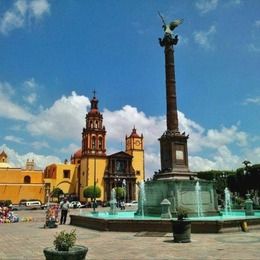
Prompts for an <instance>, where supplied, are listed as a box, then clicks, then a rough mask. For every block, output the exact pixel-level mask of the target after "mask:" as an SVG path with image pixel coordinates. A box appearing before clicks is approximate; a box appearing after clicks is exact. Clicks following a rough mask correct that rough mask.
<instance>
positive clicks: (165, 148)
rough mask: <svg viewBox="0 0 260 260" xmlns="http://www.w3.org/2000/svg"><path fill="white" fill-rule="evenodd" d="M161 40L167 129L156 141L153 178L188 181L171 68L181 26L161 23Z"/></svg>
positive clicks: (185, 148) (183, 139)
mask: <svg viewBox="0 0 260 260" xmlns="http://www.w3.org/2000/svg"><path fill="white" fill-rule="evenodd" d="M163 23H164V25H163V28H164V37H163V39H161V38H160V39H159V42H160V45H161V47H164V54H165V80H166V120H167V129H166V131H165V132H164V133H163V135H162V136H161V138H159V141H160V155H161V170H160V171H159V172H158V173H156V174H155V176H154V177H155V179H171V178H175V179H176V178H182V179H183V178H184V179H185V178H190V177H191V176H192V175H196V174H195V173H191V172H190V171H189V166H188V148H187V140H188V138H189V136H188V135H186V134H185V133H184V132H183V133H180V132H179V123H178V113H177V95H176V81H175V65H174V45H176V44H177V43H178V36H177V35H175V36H174V35H173V34H172V31H173V30H174V29H175V28H176V27H177V26H178V25H179V24H181V23H182V20H175V21H173V22H171V23H170V24H165V22H164V20H163Z"/></svg>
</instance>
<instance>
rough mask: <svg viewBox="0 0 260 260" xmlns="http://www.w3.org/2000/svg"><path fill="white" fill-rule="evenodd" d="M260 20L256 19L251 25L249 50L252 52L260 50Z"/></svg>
mask: <svg viewBox="0 0 260 260" xmlns="http://www.w3.org/2000/svg"><path fill="white" fill-rule="evenodd" d="M259 29H260V20H256V21H255V22H254V23H253V24H252V27H251V38H250V43H249V44H248V46H247V47H248V50H249V51H250V52H255V53H259V52H260V30H259Z"/></svg>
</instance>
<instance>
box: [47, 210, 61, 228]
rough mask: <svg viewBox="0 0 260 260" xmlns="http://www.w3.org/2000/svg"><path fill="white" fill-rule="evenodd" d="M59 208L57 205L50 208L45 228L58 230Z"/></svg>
mask: <svg viewBox="0 0 260 260" xmlns="http://www.w3.org/2000/svg"><path fill="white" fill-rule="evenodd" d="M58 214H59V207H58V206H57V205H54V206H50V207H48V209H47V211H46V222H45V225H44V228H56V227H57V226H58V225H57V223H58V221H59V219H58Z"/></svg>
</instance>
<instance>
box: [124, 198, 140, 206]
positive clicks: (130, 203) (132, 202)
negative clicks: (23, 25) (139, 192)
mask: <svg viewBox="0 0 260 260" xmlns="http://www.w3.org/2000/svg"><path fill="white" fill-rule="evenodd" d="M137 205H138V201H136V200H132V201H131V202H127V203H126V204H125V206H126V207H131V206H137Z"/></svg>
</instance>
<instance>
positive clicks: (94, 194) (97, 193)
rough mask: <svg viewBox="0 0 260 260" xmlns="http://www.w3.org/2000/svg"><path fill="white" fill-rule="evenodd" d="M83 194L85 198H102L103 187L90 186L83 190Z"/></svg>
mask: <svg viewBox="0 0 260 260" xmlns="http://www.w3.org/2000/svg"><path fill="white" fill-rule="evenodd" d="M94 191H95V192H94ZM83 196H84V198H86V199H88V198H90V199H91V201H93V200H94V198H100V196H101V189H100V188H99V187H98V186H96V187H94V186H88V187H86V188H85V189H84V190H83Z"/></svg>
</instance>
